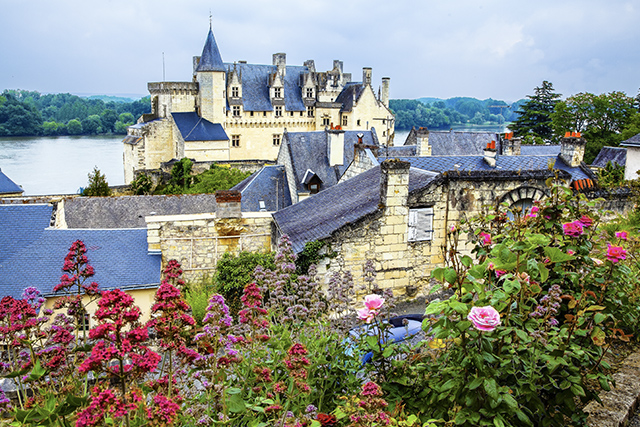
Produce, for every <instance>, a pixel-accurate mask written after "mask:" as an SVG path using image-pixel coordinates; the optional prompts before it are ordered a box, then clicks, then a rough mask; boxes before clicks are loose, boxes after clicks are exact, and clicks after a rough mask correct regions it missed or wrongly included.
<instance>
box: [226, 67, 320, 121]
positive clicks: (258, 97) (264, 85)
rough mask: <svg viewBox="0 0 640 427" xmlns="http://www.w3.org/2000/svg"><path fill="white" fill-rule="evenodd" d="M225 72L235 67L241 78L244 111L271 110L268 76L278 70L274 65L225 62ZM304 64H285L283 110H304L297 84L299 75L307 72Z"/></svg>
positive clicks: (300, 91)
mask: <svg viewBox="0 0 640 427" xmlns="http://www.w3.org/2000/svg"><path fill="white" fill-rule="evenodd" d="M225 66H226V67H227V72H228V73H230V72H231V70H233V69H234V67H235V68H236V70H237V72H238V73H239V74H240V76H241V80H242V108H243V109H244V111H273V105H272V104H271V97H270V95H269V76H270V75H271V74H273V73H275V72H276V71H277V70H278V67H277V66H275V65H257V64H245V63H237V64H229V63H227V64H225ZM307 72H308V69H307V67H304V66H295V65H287V66H286V71H285V77H284V89H283V92H284V109H285V111H306V110H307V108H306V107H305V105H304V102H303V101H302V90H301V89H300V86H299V85H298V84H299V82H300V75H301V74H303V73H307Z"/></svg>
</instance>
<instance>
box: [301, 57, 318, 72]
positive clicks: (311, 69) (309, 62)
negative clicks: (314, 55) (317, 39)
mask: <svg viewBox="0 0 640 427" xmlns="http://www.w3.org/2000/svg"><path fill="white" fill-rule="evenodd" d="M303 65H304V66H305V67H307V69H308V70H309V72H310V73H315V72H316V63H315V61H314V60H313V59H308V60H306V61H304V64H303Z"/></svg>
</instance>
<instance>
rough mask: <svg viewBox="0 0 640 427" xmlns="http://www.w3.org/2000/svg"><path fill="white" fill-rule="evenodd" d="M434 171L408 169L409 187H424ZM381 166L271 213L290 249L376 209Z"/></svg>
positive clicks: (378, 203)
mask: <svg viewBox="0 0 640 427" xmlns="http://www.w3.org/2000/svg"><path fill="white" fill-rule="evenodd" d="M434 177H435V174H433V173H429V172H425V171H422V170H419V169H415V168H411V169H410V170H409V191H414V190H416V189H417V188H424V187H425V186H426V185H428V184H429V183H430V182H431V181H432V180H434V179H435V178H434ZM379 205H380V166H376V167H374V168H372V169H369V170H368V171H366V172H363V173H361V174H359V175H357V176H355V177H353V178H351V179H348V180H346V181H343V182H341V183H339V184H337V185H335V186H333V187H331V188H328V189H326V190H324V191H321V192H319V193H318V194H314V195H313V196H312V197H309V198H307V199H304V200H302V201H301V202H299V203H296V204H294V205H291V206H289V207H288V208H285V209H282V210H280V211H278V212H276V213H274V214H273V219H274V221H275V222H276V225H277V227H278V230H279V231H280V232H281V233H282V234H286V235H288V236H289V238H290V239H291V245H292V247H293V250H294V251H295V252H297V253H299V252H301V251H302V250H303V249H304V245H305V243H306V242H311V241H313V240H320V239H325V238H327V237H329V236H331V234H332V233H334V232H335V231H337V230H339V229H340V228H342V227H344V226H345V225H347V224H350V223H353V222H355V221H357V220H359V219H361V218H363V217H365V216H366V215H369V214H372V213H374V212H376V211H377V210H378V209H379Z"/></svg>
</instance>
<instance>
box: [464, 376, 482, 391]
mask: <svg viewBox="0 0 640 427" xmlns="http://www.w3.org/2000/svg"><path fill="white" fill-rule="evenodd" d="M483 381H484V379H483V378H476V379H474V380H473V381H471V382H470V383H469V385H468V386H467V388H468V389H469V390H475V389H477V388H478V387H480V386H481V385H482V383H483Z"/></svg>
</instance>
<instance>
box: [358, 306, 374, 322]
mask: <svg viewBox="0 0 640 427" xmlns="http://www.w3.org/2000/svg"><path fill="white" fill-rule="evenodd" d="M376 314H378V313H376V312H375V311H371V310H369V309H368V308H367V307H365V308H363V309H361V310H358V319H360V320H364V322H365V323H371V321H372V320H373V319H374V318H375V317H376Z"/></svg>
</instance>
